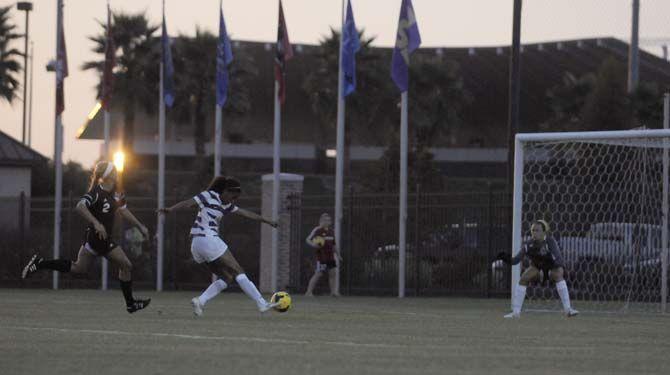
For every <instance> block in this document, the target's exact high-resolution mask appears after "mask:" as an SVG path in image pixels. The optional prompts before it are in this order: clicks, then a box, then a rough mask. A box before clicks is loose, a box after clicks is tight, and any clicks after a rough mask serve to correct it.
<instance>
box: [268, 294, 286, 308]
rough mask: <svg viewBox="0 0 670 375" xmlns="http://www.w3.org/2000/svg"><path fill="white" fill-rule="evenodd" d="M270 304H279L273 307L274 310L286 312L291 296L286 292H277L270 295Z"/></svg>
mask: <svg viewBox="0 0 670 375" xmlns="http://www.w3.org/2000/svg"><path fill="white" fill-rule="evenodd" d="M270 302H271V303H277V302H279V305H277V306H275V308H274V309H275V310H277V311H279V312H287V311H288V309H290V308H291V296H290V295H289V294H288V293H286V292H277V293H275V294H273V295H272V298H270Z"/></svg>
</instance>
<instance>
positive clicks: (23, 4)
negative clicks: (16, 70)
mask: <svg viewBox="0 0 670 375" xmlns="http://www.w3.org/2000/svg"><path fill="white" fill-rule="evenodd" d="M16 7H17V8H18V9H19V10H23V11H25V12H26V33H25V34H24V35H23V37H24V44H23V131H22V133H21V142H23V144H26V134H27V133H26V106H27V104H28V99H27V98H28V39H29V37H30V34H29V33H28V30H29V28H28V25H29V23H28V18H29V14H30V11H31V10H33V3H31V2H30V1H19V2H18V3H16Z"/></svg>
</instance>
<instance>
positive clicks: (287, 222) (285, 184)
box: [259, 173, 303, 293]
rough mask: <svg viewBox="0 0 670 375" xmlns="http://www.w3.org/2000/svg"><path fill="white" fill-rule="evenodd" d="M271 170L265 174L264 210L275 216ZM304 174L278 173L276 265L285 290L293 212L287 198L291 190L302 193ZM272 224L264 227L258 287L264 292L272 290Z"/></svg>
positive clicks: (265, 212)
mask: <svg viewBox="0 0 670 375" xmlns="http://www.w3.org/2000/svg"><path fill="white" fill-rule="evenodd" d="M272 177H273V175H272V174H266V175H263V177H262V181H263V201H262V203H261V214H262V215H263V216H265V217H272ZM302 183H303V176H300V175H297V174H290V173H282V174H280V175H279V197H280V201H279V229H278V230H279V248H278V252H279V254H278V262H277V267H278V268H279V269H278V273H277V288H279V290H283V289H285V288H286V286H288V285H289V281H290V280H289V279H290V274H291V272H290V271H291V270H290V244H291V224H292V223H291V214H290V212H289V211H288V210H287V208H286V206H287V203H288V201H287V198H288V196H289V195H290V194H294V193H302ZM271 267H272V227H270V226H269V225H263V226H262V227H261V259H260V277H259V279H260V280H259V287H260V290H261V292H263V293H271V292H273V290H271V288H270V286H271V283H272V281H271V279H272V269H271Z"/></svg>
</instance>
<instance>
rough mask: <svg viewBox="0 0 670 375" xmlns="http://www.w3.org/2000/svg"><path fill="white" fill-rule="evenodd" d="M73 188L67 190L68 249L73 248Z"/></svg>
mask: <svg viewBox="0 0 670 375" xmlns="http://www.w3.org/2000/svg"><path fill="white" fill-rule="evenodd" d="M72 243H73V241H72V190H68V192H67V249H68V250H70V251H71V249H72Z"/></svg>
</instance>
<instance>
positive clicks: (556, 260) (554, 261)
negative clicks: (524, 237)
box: [498, 220, 579, 318]
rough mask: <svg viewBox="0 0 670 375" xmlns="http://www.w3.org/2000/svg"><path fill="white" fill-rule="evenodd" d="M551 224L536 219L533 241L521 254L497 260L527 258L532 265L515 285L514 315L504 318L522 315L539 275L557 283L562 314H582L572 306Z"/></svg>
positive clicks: (514, 261)
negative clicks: (529, 287)
mask: <svg viewBox="0 0 670 375" xmlns="http://www.w3.org/2000/svg"><path fill="white" fill-rule="evenodd" d="M548 232H549V224H547V222H546V221H544V220H536V221H534V222H533V224H532V225H531V226H530V234H531V239H530V240H528V241H526V242H525V243H524V245H523V247H522V248H521V251H519V253H518V254H517V255H516V256H514V257H512V256H511V255H509V254H505V253H500V254H498V259H500V260H502V261H504V262H505V263H511V264H512V265H515V264H518V263H519V262H521V261H522V260H523V258H524V257H528V258H529V259H530V266H529V267H528V268H527V269H526V271H524V273H523V274H522V275H521V279H520V280H519V285H517V286H516V290H515V291H514V295H513V297H512V312H511V313H509V314H507V315H505V318H518V317H519V315H520V314H521V306H522V305H523V300H524V299H525V298H526V288H527V287H528V284H529V283H530V282H531V281H533V280H535V279H537V278H538V277H539V276H540V272H543V273H544V274H545V275H547V273H549V276H550V277H551V279H552V280H554V283H556V291H558V295H559V296H560V297H561V302H562V303H563V311H564V312H565V314H566V315H567V316H568V317H572V316H575V315H577V314H579V312H578V311H577V310H575V309H573V308H572V306H571V305H570V294H569V292H568V285H567V284H566V283H565V279H564V278H563V273H564V271H563V258H562V257H561V251H560V249H559V247H558V243H556V240H555V239H554V237H552V236H551V235H550V234H549V233H548Z"/></svg>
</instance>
